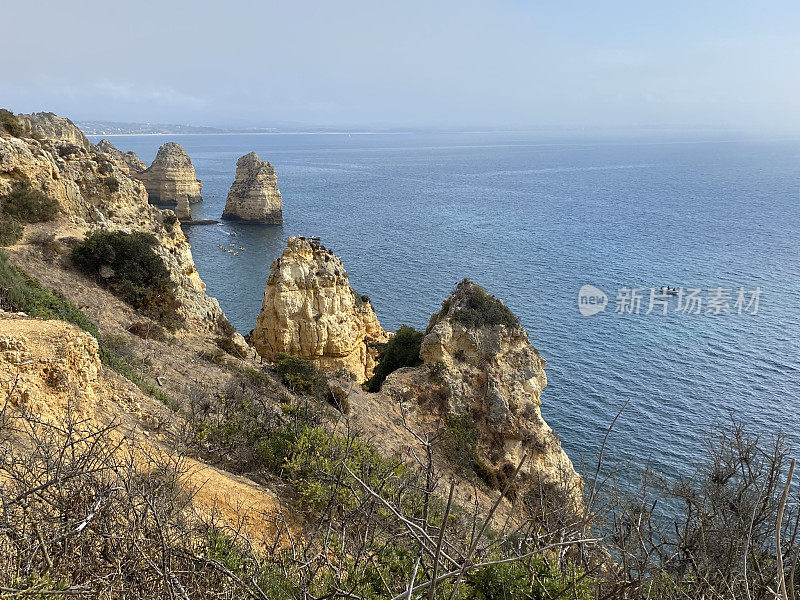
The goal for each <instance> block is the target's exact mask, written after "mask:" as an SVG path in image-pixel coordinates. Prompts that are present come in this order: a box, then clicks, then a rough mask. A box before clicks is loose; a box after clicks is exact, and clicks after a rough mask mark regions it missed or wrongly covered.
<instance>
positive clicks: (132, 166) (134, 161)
mask: <svg viewBox="0 0 800 600" xmlns="http://www.w3.org/2000/svg"><path fill="white" fill-rule="evenodd" d="M95 150H97V151H98V152H102V153H103V154H107V155H108V156H110V157H111V158H112V159H113V160H114V161H116V163H117V165H119V168H120V169H122V170H123V171H124V172H125V173H126V174H127V175H138V174H139V173H141V172H142V171H144V170H145V169H147V165H146V164H144V163H143V162H142V161H141V160H140V159H139V157H138V156H136V153H135V152H133V151H128V152H122V151H121V150H117V148H115V147H114V145H113V144H112V143H111V142H109V141H108V140H105V139H103V140H100V141H99V142H98V143H97V145H96V146H95Z"/></svg>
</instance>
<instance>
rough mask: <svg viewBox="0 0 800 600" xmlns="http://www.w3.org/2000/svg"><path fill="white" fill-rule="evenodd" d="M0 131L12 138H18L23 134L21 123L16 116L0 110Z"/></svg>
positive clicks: (8, 111) (2, 109)
mask: <svg viewBox="0 0 800 600" xmlns="http://www.w3.org/2000/svg"><path fill="white" fill-rule="evenodd" d="M0 131H5V132H6V133H7V134H9V135H13V136H14V137H20V136H21V135H22V133H23V131H24V130H23V128H22V123H20V122H19V119H17V116H16V115H15V114H14V113H13V112H11V111H10V110H6V109H5V108H0Z"/></svg>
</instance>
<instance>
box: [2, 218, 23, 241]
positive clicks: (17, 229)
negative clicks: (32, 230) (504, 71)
mask: <svg viewBox="0 0 800 600" xmlns="http://www.w3.org/2000/svg"><path fill="white" fill-rule="evenodd" d="M20 239H22V224H21V223H20V222H19V221H17V220H16V219H14V218H12V217H9V216H5V215H0V246H12V245H14V244H16V243H17V242H18V241H19V240H20Z"/></svg>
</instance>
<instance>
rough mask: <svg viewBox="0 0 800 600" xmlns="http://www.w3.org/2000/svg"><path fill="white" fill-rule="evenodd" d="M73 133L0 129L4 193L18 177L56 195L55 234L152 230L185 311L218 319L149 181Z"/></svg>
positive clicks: (179, 234)
mask: <svg viewBox="0 0 800 600" xmlns="http://www.w3.org/2000/svg"><path fill="white" fill-rule="evenodd" d="M73 127H74V126H73ZM78 131H79V130H78ZM72 137H73V136H72V135H71V134H70V136H69V139H68V140H49V139H42V140H37V139H32V138H26V137H22V138H20V137H13V136H10V135H0V196H3V195H4V194H6V193H8V192H9V191H10V190H11V189H12V188H13V186H14V185H16V184H18V183H20V182H30V184H31V185H32V186H33V187H34V188H36V189H41V190H42V191H43V192H44V193H45V194H47V195H48V196H50V197H52V198H54V199H56V200H57V201H58V208H59V217H58V219H57V220H56V221H55V222H54V223H53V224H50V225H48V227H49V229H50V230H51V231H52V232H53V233H54V235H55V236H56V237H59V236H63V237H65V238H66V237H70V238H72V237H76V236H82V235H83V234H84V233H86V232H87V231H90V230H94V229H106V230H121V231H125V232H130V231H144V232H148V233H152V234H153V235H154V236H155V237H156V238H157V240H158V244H157V245H156V246H155V251H156V252H157V253H158V255H159V256H160V257H161V258H162V259H163V261H164V263H165V266H166V267H167V269H168V270H169V272H170V277H171V279H172V280H173V281H174V282H175V284H176V294H177V296H178V299H179V300H180V303H181V308H180V310H181V312H182V314H183V315H184V316H185V317H187V318H189V319H192V320H194V321H196V322H198V323H201V324H202V323H214V322H215V321H216V319H217V318H218V317H219V316H220V315H221V314H222V311H221V310H220V307H219V303H218V302H217V301H216V300H215V299H214V298H211V297H209V296H208V295H207V294H206V293H205V289H206V288H205V284H204V283H203V281H202V280H201V279H200V276H199V274H198V273H197V269H196V268H195V265H194V260H193V258H192V253H191V248H190V246H189V242H188V241H187V239H186V237H185V236H184V234H183V232H182V231H181V228H180V225H179V224H178V222H177V220H176V219H175V215H174V213H173V212H172V211H164V210H160V209H158V208H156V207H155V206H153V205H151V204H149V203H148V199H147V192H146V191H145V187H144V186H143V185H142V183H140V182H139V181H137V180H135V179H132V178H131V177H129V176H128V175H127V173H126V172H125V170H124V168H123V167H122V166H121V165H120V163H119V162H118V161H117V160H115V159H114V158H112V157H111V156H109V155H107V154H105V153H102V152H98V151H96V150H93V149H89V150H87V149H85V148H84V147H83V146H80V145H77V144H75V143H73V142H72V141H70V140H71V139H72Z"/></svg>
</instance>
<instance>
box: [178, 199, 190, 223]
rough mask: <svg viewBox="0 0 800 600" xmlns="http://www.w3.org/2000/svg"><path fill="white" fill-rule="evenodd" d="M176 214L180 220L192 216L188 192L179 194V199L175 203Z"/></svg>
mask: <svg viewBox="0 0 800 600" xmlns="http://www.w3.org/2000/svg"><path fill="white" fill-rule="evenodd" d="M175 216H176V217H178V220H180V221H188V220H189V219H191V218H192V212H191V210H190V208H189V197H188V196H187V195H186V194H181V195H180V196H178V201H177V202H176V203H175Z"/></svg>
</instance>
